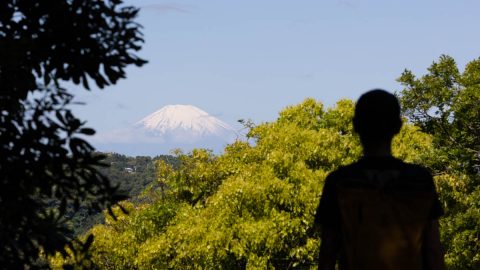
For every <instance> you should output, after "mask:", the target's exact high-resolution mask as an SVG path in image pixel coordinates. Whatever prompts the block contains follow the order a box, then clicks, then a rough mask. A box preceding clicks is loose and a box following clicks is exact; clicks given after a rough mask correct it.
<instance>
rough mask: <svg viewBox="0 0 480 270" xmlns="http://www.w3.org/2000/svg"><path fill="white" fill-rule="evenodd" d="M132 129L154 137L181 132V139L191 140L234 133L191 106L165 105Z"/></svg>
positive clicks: (228, 127)
mask: <svg viewBox="0 0 480 270" xmlns="http://www.w3.org/2000/svg"><path fill="white" fill-rule="evenodd" d="M134 127H135V128H137V129H143V130H144V131H147V132H148V133H150V134H152V135H154V136H165V135H175V133H179V132H183V133H185V134H182V135H183V136H182V137H184V136H185V135H189V136H190V137H191V139H195V137H205V136H217V135H222V134H223V133H225V132H234V130H233V129H232V128H231V127H230V126H229V125H228V124H227V123H225V122H223V121H221V120H219V119H217V118H215V117H213V116H211V115H209V114H208V113H207V112H205V111H203V110H201V109H199V108H197V107H195V106H192V105H167V106H165V107H162V108H161V109H159V110H157V111H155V112H153V113H151V114H149V115H148V116H146V117H144V118H143V119H142V120H140V121H138V122H137V123H136V124H135V125H134ZM174 137H175V136H174Z"/></svg>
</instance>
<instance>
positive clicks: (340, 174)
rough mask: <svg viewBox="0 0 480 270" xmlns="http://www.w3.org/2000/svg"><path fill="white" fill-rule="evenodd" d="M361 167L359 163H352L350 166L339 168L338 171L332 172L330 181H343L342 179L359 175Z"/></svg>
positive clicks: (329, 176)
mask: <svg viewBox="0 0 480 270" xmlns="http://www.w3.org/2000/svg"><path fill="white" fill-rule="evenodd" d="M360 169H361V167H360V165H359V163H358V161H357V162H353V163H350V164H348V165H342V166H340V167H338V168H337V169H336V170H334V171H332V172H330V173H329V175H328V178H330V179H342V178H347V177H350V176H352V175H356V174H358V172H359V171H360Z"/></svg>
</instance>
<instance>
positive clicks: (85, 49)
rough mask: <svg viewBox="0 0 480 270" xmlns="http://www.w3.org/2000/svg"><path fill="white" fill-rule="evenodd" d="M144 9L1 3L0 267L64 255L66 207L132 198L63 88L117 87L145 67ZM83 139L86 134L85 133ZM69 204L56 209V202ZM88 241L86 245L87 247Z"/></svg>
mask: <svg viewBox="0 0 480 270" xmlns="http://www.w3.org/2000/svg"><path fill="white" fill-rule="evenodd" d="M137 13H138V9H137V8H134V7H130V6H124V5H122V1H120V0H110V1H108V0H106V1H83V0H49V1H40V0H3V1H0V265H1V266H2V267H4V268H7V269H17V268H20V269H23V268H24V267H25V266H29V267H30V268H35V267H39V266H38V259H39V253H40V251H42V252H44V253H46V254H52V253H54V252H55V251H61V252H62V251H63V252H64V248H65V245H66V244H67V243H70V241H71V240H72V239H68V237H66V235H68V234H67V233H66V232H67V231H68V229H67V227H66V226H65V223H66V220H65V219H64V218H63V216H64V215H63V214H64V212H65V209H66V208H67V207H74V208H78V207H79V205H81V204H84V205H87V207H91V208H93V209H97V210H101V209H103V208H104V207H107V208H108V209H110V206H111V205H112V204H114V203H115V202H116V201H118V200H120V199H123V198H125V196H123V195H121V194H120V193H119V192H118V190H117V188H116V187H115V186H113V185H112V184H111V183H110V181H109V180H108V178H106V177H105V176H103V175H102V174H101V173H100V172H99V170H98V166H102V165H104V164H103V163H102V159H103V156H101V155H98V154H95V153H94V149H93V147H92V146H91V145H90V144H89V143H87V142H86V141H85V140H84V139H82V136H81V135H92V134H93V133H94V130H92V129H90V128H86V127H84V122H82V121H81V120H79V119H78V118H76V117H75V116H74V115H73V114H72V112H71V111H70V109H69V106H68V105H69V104H70V102H71V99H72V97H73V96H72V94H70V93H69V92H68V91H67V90H66V89H64V88H62V86H61V83H62V81H71V82H73V83H75V84H80V83H81V84H83V86H84V88H86V89H90V85H89V84H91V83H92V82H93V83H94V84H96V85H97V86H98V87H100V88H103V87H104V86H107V85H111V84H115V83H116V82H117V80H119V79H120V78H124V77H125V68H126V67H127V66H128V65H131V64H134V65H136V66H142V65H143V64H145V63H146V61H145V60H143V59H140V58H139V57H138V56H136V55H135V52H136V51H138V50H140V48H141V45H142V43H143V39H142V33H141V32H140V29H141V26H140V25H139V24H137V23H136V22H135V21H134V19H135V17H136V15H137ZM79 135H80V136H79ZM52 199H53V200H57V201H60V207H58V209H53V208H52V207H50V206H51V205H49V202H51V200H52ZM90 243H91V241H87V243H85V245H84V247H88V245H89V244H90Z"/></svg>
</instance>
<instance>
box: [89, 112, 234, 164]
mask: <svg viewBox="0 0 480 270" xmlns="http://www.w3.org/2000/svg"><path fill="white" fill-rule="evenodd" d="M236 139H238V134H237V132H235V130H234V129H233V128H231V127H230V126H229V125H228V124H226V123H225V122H223V121H221V120H219V119H217V118H216V117H213V116H211V115H209V114H208V113H207V112H205V111H203V110H201V109H199V108H197V107H195V106H192V105H167V106H165V107H163V108H161V109H159V110H158V111H155V112H153V113H152V114H149V115H147V116H146V117H144V118H143V119H141V120H140V121H138V122H136V123H135V124H133V125H132V126H130V127H128V128H124V129H119V130H115V131H112V132H109V133H107V134H103V136H101V137H97V142H98V144H97V147H98V148H99V149H100V150H102V151H114V152H119V153H124V154H128V155H151V156H155V155H159V154H166V153H168V152H169V151H170V150H172V149H176V148H180V149H182V150H184V151H190V150H192V149H193V148H207V149H211V150H213V151H214V152H216V153H219V152H221V151H222V149H224V147H225V146H226V145H227V144H229V143H232V142H234V141H235V140H236Z"/></svg>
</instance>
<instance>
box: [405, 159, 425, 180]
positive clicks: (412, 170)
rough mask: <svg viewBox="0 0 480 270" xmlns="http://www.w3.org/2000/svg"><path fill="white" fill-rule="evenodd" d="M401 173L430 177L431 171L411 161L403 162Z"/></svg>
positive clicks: (414, 176)
mask: <svg viewBox="0 0 480 270" xmlns="http://www.w3.org/2000/svg"><path fill="white" fill-rule="evenodd" d="M402 163H403V173H404V174H405V175H406V176H409V177H412V178H417V179H431V178H432V173H431V172H430V170H429V169H427V168H425V167H423V166H421V165H418V164H413V163H407V162H403V161H402Z"/></svg>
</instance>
